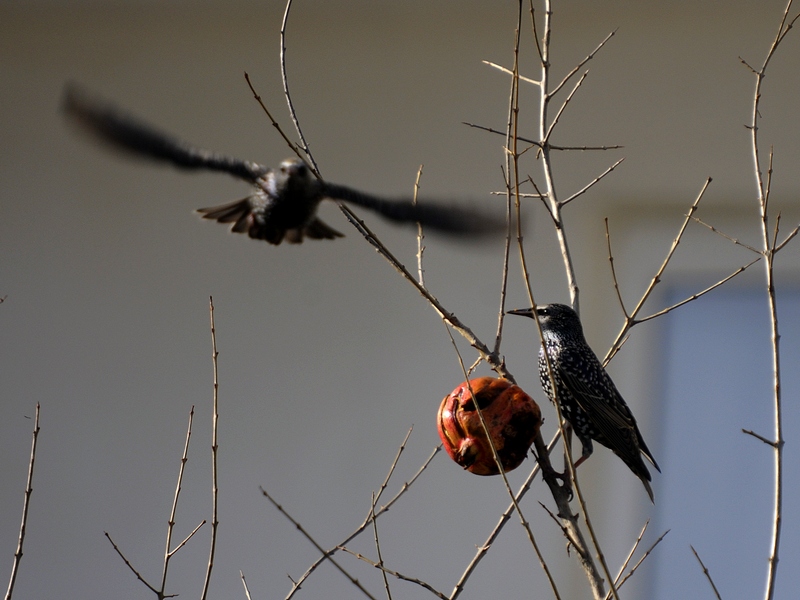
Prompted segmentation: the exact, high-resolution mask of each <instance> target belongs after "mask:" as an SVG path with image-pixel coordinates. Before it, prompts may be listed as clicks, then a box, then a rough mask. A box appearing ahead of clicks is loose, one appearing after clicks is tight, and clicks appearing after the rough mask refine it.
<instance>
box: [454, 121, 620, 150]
mask: <svg viewBox="0 0 800 600" xmlns="http://www.w3.org/2000/svg"><path fill="white" fill-rule="evenodd" d="M461 124H462V125H466V126H467V127H472V128H473V129H480V130H482V131H487V132H489V133H495V134H497V135H505V132H504V131H500V130H498V129H493V128H491V127H486V126H484V125H476V124H475V123H469V122H467V121H462V122H461ZM517 139H518V140H519V141H520V142H525V143H526V144H533V145H534V146H538V147H540V148H541V147H542V142H539V141H536V140H532V139H530V138H526V137H522V136H521V135H520V136H518V137H517ZM624 147H625V146H620V145H618V144H615V145H613V146H557V145H555V144H550V150H559V151H564V152H570V151H578V152H585V151H590V150H619V149H621V148H624Z"/></svg>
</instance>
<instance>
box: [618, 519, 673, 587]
mask: <svg viewBox="0 0 800 600" xmlns="http://www.w3.org/2000/svg"><path fill="white" fill-rule="evenodd" d="M669 532H670V530H669V529H667V530H666V531H665V532H664V533H662V534H661V536H660V537H659V538H658V539H657V540H656V541H655V542H653V545H652V546H650V547H649V548H648V549H647V552H645V553H644V554H643V555H642V558H640V559H639V560H637V561H636V564H635V565H633V568H631V570H630V571H629V572H628V574H627V575H625V577H623V578H622V580H621V581H620V582H619V585H618V586H617V589H620V588H622V586H623V585H625V582H626V581H628V579H630V578H631V577H633V574H634V573H636V569H638V568H639V567H640V566H641V565H642V563H644V561H645V559H646V558H647V557H648V556H650V554H651V553H652V552H653V550H655V548H656V546H658V545H659V544H660V543H661V540H663V539H664V537H665V536H666V535H667V534H668V533H669ZM606 598H610V596H607V597H606Z"/></svg>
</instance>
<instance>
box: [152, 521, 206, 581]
mask: <svg viewBox="0 0 800 600" xmlns="http://www.w3.org/2000/svg"><path fill="white" fill-rule="evenodd" d="M205 524H206V520H205V519H203V520H202V521H200V524H199V525H198V526H197V527H195V528H194V529H192V532H191V533H190V534H189V535H187V536H186V537H185V538H184V539H183V541H182V542H181V543H180V544H178V545H177V546H175V549H174V550H173V551H172V552H170V553H168V554H167V556H168V557H170V558H171V557H172V556H173V555H174V554H175V553H176V552H177V551H178V550H180V549H181V548H183V547H184V546H185V545H186V542H188V541H189V540H190V539H192V536H193V535H194V534H195V533H197V532H198V531H200V528H201V527H202V526H203V525H205ZM161 591H162V592H163V591H164V588H163V587H162V588H161Z"/></svg>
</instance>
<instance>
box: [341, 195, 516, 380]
mask: <svg viewBox="0 0 800 600" xmlns="http://www.w3.org/2000/svg"><path fill="white" fill-rule="evenodd" d="M340 208H341V209H342V212H344V214H345V216H346V217H347V219H348V221H350V223H351V224H352V225H354V226H355V228H356V229H358V231H359V233H360V234H361V235H362V236H363V237H364V239H366V240H367V241H368V242H369V243H370V244H371V245H372V247H373V248H375V250H376V251H377V252H378V253H379V254H380V255H381V256H383V257H384V258H385V259H386V260H387V261H388V262H389V264H390V265H392V267H394V269H395V270H396V271H397V272H398V273H400V274H401V275H402V276H403V277H404V278H405V279H406V280H407V281H408V282H409V283H411V284H412V285H413V286H414V287H415V288H417V291H418V292H419V293H420V294H422V296H423V297H424V298H425V299H426V300H427V301H428V303H429V304H430V305H431V306H432V307H433V309H434V310H435V311H436V312H437V313H438V314H439V316H440V317H441V318H443V319H444V320H445V321H446V322H447V323H448V324H449V325H450V326H452V327H453V329H455V330H456V331H458V332H459V333H460V334H461V336H462V337H464V338H465V339H466V340H467V341H468V342H469V344H470V345H471V346H472V347H473V348H475V349H476V350H477V351H478V352H479V353H480V354H481V356H482V357H483V359H484V360H485V361H486V362H487V364H488V365H489V366H490V367H491V368H492V369H493V370H494V371H496V372H497V374H498V375H500V376H502V377H505V378H506V379H508V380H509V381H511V382H513V381H514V378H513V376H512V375H511V373H510V372H509V371H508V369H507V368H506V366H505V364H504V362H503V361H502V360H501V359H500V357H499V356H498V355H497V354H495V353H493V352H492V351H491V350H490V349H489V348H488V347H487V346H486V344H484V343H483V342H482V341H481V340H480V339H478V337H477V336H476V335H475V334H474V333H473V332H472V330H471V329H470V328H469V327H467V326H466V325H464V323H462V322H461V320H460V319H459V318H458V317H456V315H455V314H454V313H452V312H450V311H448V310H447V309H446V308H445V307H444V306H443V305H442V304H441V302H439V300H438V299H437V298H436V297H435V296H434V295H433V294H431V292H430V291H429V290H428V288H426V287H424V286H422V285H420V283H419V282H418V281H417V280H416V279H415V278H414V276H413V275H411V273H409V271H408V269H406V267H405V265H403V264H402V263H401V262H400V261H399V260H397V258H395V256H394V254H392V253H391V252H390V251H389V249H388V248H387V247H386V246H384V245H383V243H382V242H381V241H380V240H379V239H378V238H377V237H376V236H375V234H374V233H373V232H372V230H370V229H369V227H367V225H366V224H365V223H364V221H362V220H361V219H359V218H358V216H356V214H355V213H354V212H353V211H352V210H350V208H349V207H347V206H345V205H343V204H340Z"/></svg>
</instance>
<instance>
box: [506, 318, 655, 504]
mask: <svg viewBox="0 0 800 600" xmlns="http://www.w3.org/2000/svg"><path fill="white" fill-rule="evenodd" d="M509 313H510V314H516V315H523V316H527V317H531V318H536V317H538V319H539V323H540V324H541V327H542V334H543V336H544V341H545V343H544V346H542V347H541V348H540V349H539V379H540V381H541V384H542V388H543V389H544V391H545V393H546V394H547V396H548V397H549V398H550V400H551V401H553V402H555V401H556V399H557V400H558V404H559V407H560V409H561V414H562V416H563V417H564V419H566V420H567V421H568V422H569V424H570V425H572V428H573V430H574V431H575V435H576V436H577V437H578V439H579V440H580V442H581V445H582V446H583V451H582V454H581V458H580V459H579V460H578V461H577V462H576V464H575V466H577V465H579V464H580V463H582V462H583V461H584V460H586V459H587V458H588V457H589V456H590V455H591V454H592V452H593V447H592V440H594V441H597V442H598V443H600V444H602V445H603V446H605V447H607V448H609V449H610V450H612V451H613V452H614V454H616V455H617V456H619V457H620V458H621V459H622V461H623V462H624V463H625V464H626V465H628V468H630V470H631V471H633V473H634V474H635V475H636V476H637V477H639V479H641V481H642V483H643V484H644V487H645V489H646V490H647V493H648V495H649V496H650V500H653V490H652V488H651V487H650V481H651V478H650V471H649V470H648V469H647V466H646V465H645V463H644V461H643V460H642V455H644V456H645V457H646V458H647V459H648V460H649V461H650V462H651V463H652V464H653V466H654V467H655V468H656V469H658V470H659V471H660V470H661V469H659V467H658V464H657V463H656V461H655V459H654V458H653V455H652V453H651V452H650V450H649V448H648V447H647V444H645V442H644V439H643V438H642V434H641V432H640V431H639V427H638V425H637V424H636V419H635V418H634V417H633V413H631V410H630V408H628V405H627V404H626V403H625V400H624V399H623V398H622V395H620V393H619V391H618V390H617V387H616V386H615V385H614V382H613V381H612V380H611V378H610V377H609V376H608V373H606V371H605V369H604V368H603V366H602V365H601V364H600V361H599V360H598V359H597V356H596V355H595V353H594V352H593V351H592V349H591V348H590V347H589V345H588V344H587V343H586V338H585V337H584V335H583V327H582V326H581V322H580V319H579V318H578V315H577V313H576V312H575V311H574V310H572V309H571V308H570V307H569V306H565V305H563V304H546V305H542V306H538V307H536V311H535V314H534V311H533V309H522V310H515V311H509ZM545 348H546V349H547V354H548V356H549V358H550V363H551V367H552V370H553V380H552V381H555V386H556V390H555V391H556V393H555V394H553V386H552V381H551V379H550V373H549V370H548V368H547V361H546V360H545V354H544V352H545Z"/></svg>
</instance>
